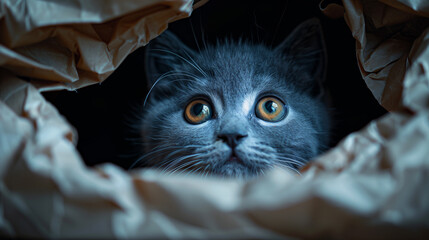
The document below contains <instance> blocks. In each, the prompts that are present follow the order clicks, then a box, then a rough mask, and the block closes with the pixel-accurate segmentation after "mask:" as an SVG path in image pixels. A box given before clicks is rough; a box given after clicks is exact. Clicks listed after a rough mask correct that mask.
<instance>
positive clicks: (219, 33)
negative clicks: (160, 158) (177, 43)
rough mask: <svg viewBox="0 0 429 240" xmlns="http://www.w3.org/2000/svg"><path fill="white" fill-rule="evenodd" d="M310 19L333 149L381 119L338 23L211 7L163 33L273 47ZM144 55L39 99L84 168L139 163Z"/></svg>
mask: <svg viewBox="0 0 429 240" xmlns="http://www.w3.org/2000/svg"><path fill="white" fill-rule="evenodd" d="M334 2H335V1H334ZM337 2H340V1H337ZM312 17H316V18H318V19H320V21H321V24H322V28H323V31H324V36H325V42H326V46H327V52H328V72H327V78H326V88H327V89H328V91H329V94H330V98H331V102H332V103H331V106H330V107H331V108H332V112H333V116H332V117H333V119H334V123H333V131H332V139H331V144H330V145H331V147H333V146H335V145H336V144H337V143H338V142H339V141H340V140H341V139H342V138H343V137H345V136H346V135H347V134H349V133H351V132H353V131H356V130H359V129H360V128H362V127H363V126H365V125H366V124H367V123H368V122H369V121H371V120H373V119H375V118H378V117H380V116H382V115H383V114H385V113H386V111H385V110H384V109H383V108H382V107H381V106H380V105H379V104H378V103H377V101H376V100H375V99H374V97H373V96H372V94H371V92H370V91H369V89H368V88H367V87H366V85H365V82H364V81H363V80H362V78H361V75H360V72H359V69H358V67H357V63H356V57H355V40H354V39H353V37H352V35H351V33H350V30H349V28H348V26H347V24H346V23H345V21H344V19H343V18H340V19H330V18H328V17H326V16H324V15H323V14H322V13H321V11H320V9H319V0H311V1H284V0H281V1H272V0H270V1H257V0H252V1H245V2H243V1H228V0H214V1H209V2H208V3H207V4H205V5H204V6H202V7H201V8H199V9H197V10H196V11H195V12H193V13H192V16H191V17H190V18H186V19H183V20H180V21H177V22H174V23H171V24H170V25H169V29H170V30H171V31H172V32H174V33H175V34H176V35H177V36H179V38H180V39H181V40H182V41H183V42H184V43H186V44H187V45H188V46H190V47H192V48H194V49H198V48H199V47H202V46H204V44H215V43H216V40H217V39H225V38H232V39H235V40H237V39H239V38H242V39H245V40H247V41H252V42H263V43H264V44H266V45H268V46H275V45H277V44H278V43H280V42H281V41H282V40H283V39H284V38H285V37H286V36H287V35H288V34H289V33H290V32H291V31H292V30H293V28H294V27H296V26H297V25H298V24H299V23H301V22H303V21H304V20H306V19H309V18H312ZM143 51H144V48H140V49H138V50H136V51H135V52H134V53H132V54H131V55H129V56H128V57H127V59H126V60H125V61H124V62H123V63H122V64H121V66H120V67H119V68H118V69H117V70H116V71H115V72H114V73H113V74H112V75H111V76H110V77H109V78H108V79H106V80H105V81H104V82H103V83H101V84H96V85H92V86H90V87H86V88H83V89H79V90H77V91H75V92H73V91H71V92H69V91H60V92H45V93H43V95H44V96H45V97H46V98H47V99H48V100H49V101H50V102H52V103H53V104H54V105H55V107H56V108H57V109H58V110H59V111H60V113H61V114H62V115H63V116H65V117H66V118H67V120H68V121H69V122H70V123H71V124H72V125H73V126H74V127H75V128H76V129H77V131H78V135H79V138H78V140H79V141H78V145H77V148H78V150H79V152H80V154H81V155H82V157H83V159H84V160H85V162H86V164H87V165H89V166H93V165H96V164H100V163H104V162H111V163H114V164H117V165H119V166H121V167H123V168H125V169H127V168H129V166H130V165H131V164H132V163H133V162H134V161H135V160H136V159H137V157H138V156H139V151H140V148H141V146H140V145H139V133H138V132H135V131H133V130H131V128H130V127H129V124H130V122H133V121H135V119H136V117H135V116H136V115H138V114H139V108H141V107H142V105H143V100H144V98H145V96H146V94H147V92H148V90H147V85H146V82H145V81H146V80H145V77H144V70H143V66H144V63H143V54H142V53H143Z"/></svg>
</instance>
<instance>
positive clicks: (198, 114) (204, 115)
mask: <svg viewBox="0 0 429 240" xmlns="http://www.w3.org/2000/svg"><path fill="white" fill-rule="evenodd" d="M185 118H186V120H187V121H188V122H189V123H192V124H200V123H203V122H205V121H207V120H209V119H211V118H212V108H211V106H210V104H209V103H208V102H207V101H204V100H202V99H198V100H194V101H192V102H190V103H189V104H188V106H186V109H185Z"/></svg>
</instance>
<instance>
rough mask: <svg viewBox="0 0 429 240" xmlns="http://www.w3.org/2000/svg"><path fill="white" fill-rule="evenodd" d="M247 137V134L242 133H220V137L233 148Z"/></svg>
mask: <svg viewBox="0 0 429 240" xmlns="http://www.w3.org/2000/svg"><path fill="white" fill-rule="evenodd" d="M245 137H247V134H240V133H223V134H219V135H218V138H219V139H221V140H222V141H224V142H225V143H227V144H228V145H229V146H230V147H231V148H235V147H236V146H237V145H238V144H239V143H240V141H241V140H242V139H243V138H245Z"/></svg>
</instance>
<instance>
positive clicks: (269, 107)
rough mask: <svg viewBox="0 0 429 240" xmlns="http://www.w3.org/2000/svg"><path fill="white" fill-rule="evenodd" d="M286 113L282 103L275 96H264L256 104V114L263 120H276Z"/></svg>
mask: <svg viewBox="0 0 429 240" xmlns="http://www.w3.org/2000/svg"><path fill="white" fill-rule="evenodd" d="M285 115H286V107H285V106H284V103H283V102H282V101H280V100H279V99H278V98H275V97H264V98H262V99H261V100H259V102H258V104H257V105H256V116H257V117H258V118H260V119H262V120H264V121H268V122H278V121H280V120H282V119H283V118H284V117H285Z"/></svg>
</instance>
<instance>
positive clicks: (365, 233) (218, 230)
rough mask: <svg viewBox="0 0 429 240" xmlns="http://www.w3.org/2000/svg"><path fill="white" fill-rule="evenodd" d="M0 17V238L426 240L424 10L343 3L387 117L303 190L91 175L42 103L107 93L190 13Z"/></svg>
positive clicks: (295, 185)
mask: <svg viewBox="0 0 429 240" xmlns="http://www.w3.org/2000/svg"><path fill="white" fill-rule="evenodd" d="M0 5H1V6H0V11H1V12H0V31H1V33H0V65H1V69H0V178H1V182H0V232H1V235H2V236H9V237H11V236H14V237H52V238H59V237H64V238H91V237H94V238H95V237H97V238H186V239H188V238H204V239H207V238H209V239H210V238H262V239H272V238H287V237H291V238H340V239H352V238H357V239H362V238H364V237H365V238H368V237H369V238H378V237H384V238H410V237H424V236H428V234H429V232H428V228H429V188H428V187H427V182H429V147H428V146H429V28H428V25H427V21H425V20H426V18H425V17H428V15H429V10H428V9H429V2H427V1H406V0H392V1H375V0H371V1H370V0H344V1H343V5H344V8H345V19H346V21H347V23H348V24H349V26H350V29H351V30H352V34H353V36H354V37H355V38H356V54H357V59H358V62H359V67H360V69H361V73H362V76H363V79H364V80H365V82H366V83H367V85H368V87H369V88H370V89H371V91H372V92H373V94H374V96H375V97H376V98H377V99H378V101H379V102H380V103H381V104H382V105H383V106H384V107H385V108H387V109H389V110H391V111H392V112H391V113H389V114H388V115H386V116H385V117H383V118H381V119H378V120H375V121H373V122H371V123H370V124H369V125H368V126H367V127H365V128H364V129H362V130H361V131H359V132H356V133H353V134H351V135H349V136H348V137H346V138H345V139H344V140H343V141H342V142H341V143H340V144H339V145H338V146H337V147H335V148H334V149H332V150H331V151H329V152H328V153H326V154H324V155H323V156H320V157H319V158H317V159H316V160H315V161H314V162H313V163H312V164H310V165H309V166H307V167H306V168H305V169H304V171H303V174H302V176H300V177H298V176H291V175H290V174H287V173H285V172H282V171H280V170H276V171H273V172H271V173H268V174H267V175H266V176H263V177H261V178H259V179H255V180H253V181H250V182H242V181H233V180H219V179H215V178H207V179H200V178H198V177H195V176H171V175H169V176H164V175H160V174H159V173H158V172H155V171H152V170H142V169H140V170H135V171H133V172H125V171H123V170H121V169H120V168H118V167H116V166H114V165H112V164H103V165H100V166H97V167H96V168H89V167H87V166H85V164H84V163H83V161H82V159H81V157H80V156H79V154H78V152H77V150H76V148H75V144H76V133H75V131H74V129H73V127H72V126H70V125H69V124H68V123H67V121H66V120H65V119H64V118H63V117H62V116H61V115H60V114H59V113H58V112H57V110H56V109H55V108H54V107H53V106H52V105H51V104H49V103H48V102H47V101H46V100H45V99H43V97H42V96H41V95H40V93H39V91H42V90H54V89H75V88H79V87H84V86H86V85H89V84H92V83H96V82H100V81H102V80H104V79H105V78H106V77H107V76H108V75H109V74H110V73H111V72H112V71H113V70H114V69H115V68H116V67H117V66H118V65H119V63H120V62H121V61H122V60H123V59H124V58H125V57H126V56H127V54H129V53H130V52H132V51H133V50H134V49H136V48H137V47H139V46H142V45H144V44H145V43H147V42H148V41H149V40H150V39H152V38H154V37H155V36H157V35H158V34H160V33H161V32H162V31H163V30H165V28H166V27H167V24H168V22H171V21H174V20H176V19H178V18H182V17H185V16H188V15H189V14H190V12H191V11H192V1H187V0H182V1H165V0H153V1H130V0H128V1H127V0H123V1H107V0H105V1H83V0H81V1H79V0H74V1H72V0H70V1H61V0H58V1H53V0H51V1H48V0H45V1H13V0H10V1H2V2H0ZM29 9H31V11H29ZM48 10H49V11H48ZM22 77H26V81H24V80H22V79H20V78H22Z"/></svg>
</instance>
